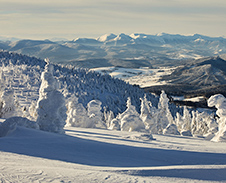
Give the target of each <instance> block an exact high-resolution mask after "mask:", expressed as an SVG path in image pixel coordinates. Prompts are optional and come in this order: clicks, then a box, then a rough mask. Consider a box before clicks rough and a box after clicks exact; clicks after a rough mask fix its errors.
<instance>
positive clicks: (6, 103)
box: [0, 89, 22, 118]
mask: <svg viewBox="0 0 226 183" xmlns="http://www.w3.org/2000/svg"><path fill="white" fill-rule="evenodd" d="M21 114H22V111H20V109H19V104H18V101H17V100H15V99H14V91H13V90H11V89H5V90H4V91H2V92H0V117H1V118H9V117H13V116H20V115H21Z"/></svg>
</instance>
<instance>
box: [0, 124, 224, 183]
mask: <svg viewBox="0 0 226 183" xmlns="http://www.w3.org/2000/svg"><path fill="white" fill-rule="evenodd" d="M65 130H66V135H62V134H54V133H49V132H43V131H38V130H32V129H26V128H23V127H17V128H16V130H15V131H13V132H12V133H11V134H10V135H8V136H6V137H3V138H0V167H1V168H0V180H1V182H209V181H210V182H213V181H216V182H221V181H222V182H225V181H226V175H225V171H226V154H225V152H226V146H225V145H226V144H225V143H214V142H210V141H206V140H203V139H195V138H189V137H181V136H163V135H153V136H154V138H155V139H156V140H143V139H142V138H139V137H142V135H143V133H139V132H121V131H110V130H100V129H84V128H74V127H67V128H65ZM134 137H137V138H136V139H135V138H134Z"/></svg>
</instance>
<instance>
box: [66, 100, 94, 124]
mask: <svg viewBox="0 0 226 183" xmlns="http://www.w3.org/2000/svg"><path fill="white" fill-rule="evenodd" d="M67 107H68V111H67V120H66V122H67V126H73V127H83V128H93V127H94V126H93V124H92V122H91V120H90V119H89V117H88V116H87V110H86V109H85V108H84V106H83V105H82V104H81V103H79V102H78V98H77V97H72V98H70V101H69V103H68V105H67Z"/></svg>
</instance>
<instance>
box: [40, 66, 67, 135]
mask: <svg viewBox="0 0 226 183" xmlns="http://www.w3.org/2000/svg"><path fill="white" fill-rule="evenodd" d="M41 81H42V83H41V86H40V89H39V99H38V103H37V116H38V117H37V123H38V124H39V126H40V129H41V130H44V131H49V132H55V133H64V129H63V128H64V125H65V121H66V107H65V99H64V96H63V94H62V93H61V92H59V91H58V83H57V80H56V79H55V78H54V76H53V65H52V64H50V63H49V62H47V64H46V66H45V70H44V71H43V73H42V75H41Z"/></svg>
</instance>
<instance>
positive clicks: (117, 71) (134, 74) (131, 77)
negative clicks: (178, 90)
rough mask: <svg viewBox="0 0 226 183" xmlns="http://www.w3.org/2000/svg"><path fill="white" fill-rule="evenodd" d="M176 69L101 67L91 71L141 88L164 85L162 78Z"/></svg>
mask: <svg viewBox="0 0 226 183" xmlns="http://www.w3.org/2000/svg"><path fill="white" fill-rule="evenodd" d="M175 69H176V67H162V68H159V69H150V68H147V67H143V68H137V69H134V68H122V67H100V68H94V69H91V70H93V71H97V72H100V73H102V74H109V75H111V76H112V77H115V78H119V79H122V80H124V81H126V82H128V83H129V84H132V85H134V84H136V85H139V86H140V87H141V88H144V87H149V86H155V85H163V84H166V82H165V81H159V79H160V77H161V76H165V75H169V74H171V73H172V72H173V71H174V70H175Z"/></svg>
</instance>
